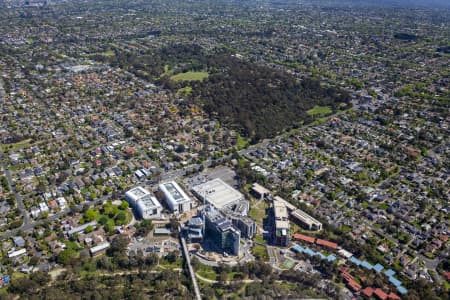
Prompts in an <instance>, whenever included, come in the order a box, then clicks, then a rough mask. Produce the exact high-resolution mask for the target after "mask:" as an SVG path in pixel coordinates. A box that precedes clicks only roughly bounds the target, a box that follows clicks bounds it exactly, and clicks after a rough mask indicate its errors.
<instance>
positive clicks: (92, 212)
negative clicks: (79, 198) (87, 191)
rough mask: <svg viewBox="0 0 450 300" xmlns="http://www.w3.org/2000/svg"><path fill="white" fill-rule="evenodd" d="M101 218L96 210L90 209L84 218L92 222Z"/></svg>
mask: <svg viewBox="0 0 450 300" xmlns="http://www.w3.org/2000/svg"><path fill="white" fill-rule="evenodd" d="M98 217H99V214H98V212H97V211H96V210H95V209H94V208H89V209H88V210H87V211H86V212H85V213H84V218H85V219H86V220H87V221H88V222H91V221H93V220H97V218H98Z"/></svg>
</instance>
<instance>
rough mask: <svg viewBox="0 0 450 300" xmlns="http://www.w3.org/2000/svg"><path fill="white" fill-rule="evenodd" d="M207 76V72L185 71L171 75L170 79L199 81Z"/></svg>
mask: <svg viewBox="0 0 450 300" xmlns="http://www.w3.org/2000/svg"><path fill="white" fill-rule="evenodd" d="M208 76H209V74H208V72H186V73H180V74H176V75H173V76H171V77H170V79H171V80H173V81H201V80H203V79H205V78H208Z"/></svg>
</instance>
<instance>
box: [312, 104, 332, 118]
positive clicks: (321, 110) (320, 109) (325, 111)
mask: <svg viewBox="0 0 450 300" xmlns="http://www.w3.org/2000/svg"><path fill="white" fill-rule="evenodd" d="M332 112H333V111H332V110H331V107H329V106H319V105H316V106H314V107H313V108H311V109H310V110H308V111H307V112H306V113H307V114H308V115H310V116H325V115H329V114H331V113H332Z"/></svg>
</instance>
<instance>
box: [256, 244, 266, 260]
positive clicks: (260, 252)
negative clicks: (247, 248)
mask: <svg viewBox="0 0 450 300" xmlns="http://www.w3.org/2000/svg"><path fill="white" fill-rule="evenodd" d="M252 254H253V255H254V256H255V257H257V258H258V257H259V258H260V259H261V260H263V261H268V260H269V253H267V248H266V246H261V245H258V244H256V245H255V246H253V248H252Z"/></svg>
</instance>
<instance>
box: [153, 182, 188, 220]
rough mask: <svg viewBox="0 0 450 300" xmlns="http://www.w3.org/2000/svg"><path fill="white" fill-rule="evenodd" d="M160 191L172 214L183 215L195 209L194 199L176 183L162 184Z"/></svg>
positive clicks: (159, 187)
mask: <svg viewBox="0 0 450 300" xmlns="http://www.w3.org/2000/svg"><path fill="white" fill-rule="evenodd" d="M158 189H159V191H160V192H161V193H162V194H163V195H164V201H165V203H166V204H167V207H168V208H169V209H170V211H171V212H172V213H175V214H182V213H185V212H187V211H190V210H191V209H192V208H193V202H192V199H191V198H189V197H188V195H186V193H185V192H184V191H183V189H182V188H181V187H180V186H179V185H178V184H177V183H176V182H175V181H171V182H166V183H162V184H160V185H159V186H158Z"/></svg>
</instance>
